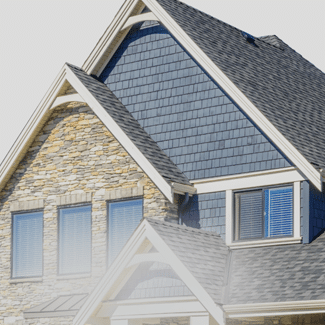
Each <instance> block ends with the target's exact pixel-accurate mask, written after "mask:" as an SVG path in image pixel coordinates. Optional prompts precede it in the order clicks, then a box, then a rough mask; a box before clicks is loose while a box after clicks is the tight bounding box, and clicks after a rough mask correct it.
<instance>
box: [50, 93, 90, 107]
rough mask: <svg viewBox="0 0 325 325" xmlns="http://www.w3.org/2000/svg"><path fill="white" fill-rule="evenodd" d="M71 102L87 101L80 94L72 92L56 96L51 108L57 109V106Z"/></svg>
mask: <svg viewBox="0 0 325 325" xmlns="http://www.w3.org/2000/svg"><path fill="white" fill-rule="evenodd" d="M71 102H80V103H84V102H85V101H84V100H83V98H82V97H81V96H80V95H79V94H70V95H65V96H59V97H56V98H55V100H54V102H53V104H52V105H51V109H55V108H56V107H58V106H60V105H63V104H68V103H71Z"/></svg>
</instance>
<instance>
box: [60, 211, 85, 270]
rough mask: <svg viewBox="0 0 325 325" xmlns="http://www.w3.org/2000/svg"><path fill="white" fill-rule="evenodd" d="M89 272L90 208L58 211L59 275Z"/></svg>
mask: <svg viewBox="0 0 325 325" xmlns="http://www.w3.org/2000/svg"><path fill="white" fill-rule="evenodd" d="M90 271H91V206H90V205H88V206H79V207H71V208H61V209H59V274H76V273H88V272H90Z"/></svg>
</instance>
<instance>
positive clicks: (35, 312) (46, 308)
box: [24, 294, 88, 318]
mask: <svg viewBox="0 0 325 325" xmlns="http://www.w3.org/2000/svg"><path fill="white" fill-rule="evenodd" d="M87 296H88V294H75V295H67V296H58V297H56V298H55V299H52V300H50V301H47V302H44V303H42V304H40V305H38V306H36V307H33V308H30V309H27V310H25V311H24V317H25V318H36V317H42V318H47V317H60V316H75V315H76V314H77V312H78V310H79V309H80V307H81V306H82V305H83V304H84V302H85V301H86V297H87Z"/></svg>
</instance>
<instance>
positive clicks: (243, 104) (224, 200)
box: [0, 0, 325, 325]
mask: <svg viewBox="0 0 325 325" xmlns="http://www.w3.org/2000/svg"><path fill="white" fill-rule="evenodd" d="M324 107H325V75H324V74H323V73H322V72H321V71H320V70H318V69H317V68H316V67H314V66H313V65H312V64H311V63H310V62H308V61H306V60H305V59H304V58H302V57H301V56H300V55H299V54H298V53H296V52H295V51H294V50H293V49H291V48H290V47H289V46H288V45H287V44H285V43H284V42H283V41H282V40H280V39H279V38H278V37H276V36H274V35H273V36H265V37H259V38H258V37H254V36H252V35H250V34H248V33H246V32H245V31H240V30H238V29H236V28H234V27H232V26H229V25H227V24H226V23H223V22H221V21H219V20H217V19H215V18H213V17H211V16H209V15H207V14H205V13H202V12H199V11H197V10H196V9H194V8H192V7H189V6H187V5H185V4H183V3H181V2H179V1H177V0H126V1H125V3H124V4H123V6H122V7H121V9H120V11H119V12H118V14H117V15H116V16H115V18H114V20H113V22H112V23H111V25H110V26H109V27H108V29H107V30H106V31H105V33H104V35H103V37H102V38H101V39H100V40H99V42H98V43H97V45H96V47H95V48H94V50H93V52H92V53H91V54H90V56H89V57H88V58H87V59H86V61H85V63H84V65H83V66H82V68H78V67H75V66H73V65H71V64H65V65H64V66H63V68H62V70H61V71H60V72H59V74H58V76H57V78H56V79H55V81H54V82H53V84H52V86H51V88H50V89H49V91H48V92H47V94H46V95H45V97H44V98H43V100H42V102H41V103H40V105H39V106H38V107H37V109H36V111H35V112H34V114H33V116H32V117H31V119H30V120H29V122H28V124H27V125H26V127H25V128H24V130H23V131H22V133H21V134H20V136H19V138H18V139H17V141H16V143H15V144H14V146H13V147H12V149H11V150H10V152H9V153H8V155H7V156H6V158H5V160H4V161H3V163H2V164H1V166H0V191H1V192H0V215H1V218H0V252H1V253H0V258H1V264H0V268H1V271H0V273H1V282H0V323H3V324H54V325H55V324H75V325H83V324H94V325H96V324H110V325H149V324H161V325H162V324H163V325H172V324H173V325H175V324H177V325H225V324H227V325H229V324H231V325H232V324H287V325H289V324H325V315H324V312H325V281H324V280H325V278H324V274H325V272H324V271H325V235H324V234H322V232H323V230H324V228H325V191H324V186H323V185H324V184H323V182H324V177H325V172H324V168H325V154H324V153H325V141H324V139H325V131H324V128H323V120H324V117H325V114H324Z"/></svg>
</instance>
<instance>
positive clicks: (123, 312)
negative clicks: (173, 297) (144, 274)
mask: <svg viewBox="0 0 325 325" xmlns="http://www.w3.org/2000/svg"><path fill="white" fill-rule="evenodd" d="M110 306H112V303H111V302H107V303H103V305H102V307H101V308H100V310H99V312H98V313H97V315H96V316H97V317H111V319H139V318H161V317H185V316H190V315H202V314H204V315H206V314H207V311H206V309H205V308H204V307H203V306H202V304H201V303H200V302H199V301H172V302H161V303H150V302H148V303H146V304H120V305H119V304H117V307H116V310H115V311H114V313H113V314H112V315H110V313H108V312H107V310H108V309H110V308H109V307H110Z"/></svg>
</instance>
